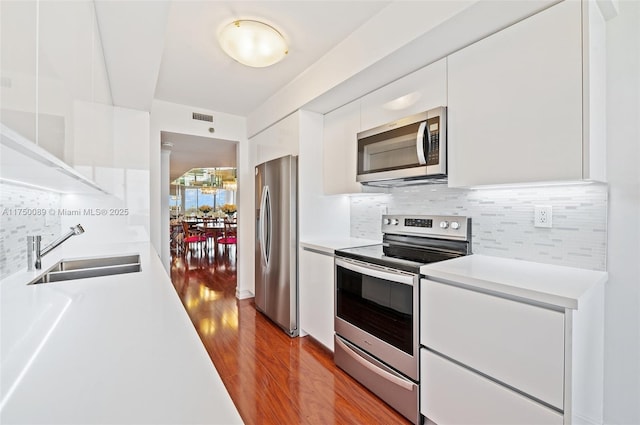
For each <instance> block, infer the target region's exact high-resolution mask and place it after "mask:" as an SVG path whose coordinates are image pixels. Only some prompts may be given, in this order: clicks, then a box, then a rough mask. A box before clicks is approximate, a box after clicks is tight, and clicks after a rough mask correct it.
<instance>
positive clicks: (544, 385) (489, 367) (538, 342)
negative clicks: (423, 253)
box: [420, 279, 565, 409]
mask: <svg viewBox="0 0 640 425" xmlns="http://www.w3.org/2000/svg"><path fill="white" fill-rule="evenodd" d="M420 289H421V292H420V297H421V300H420V301H421V302H420V308H421V312H422V313H421V327H420V343H421V344H422V345H424V346H426V347H428V348H430V349H432V350H434V351H436V352H438V353H441V354H443V355H445V356H447V357H450V358H451V359H453V360H455V361H458V362H460V363H462V364H464V365H466V366H468V367H470V368H472V369H475V370H477V371H479V372H481V373H483V374H486V375H488V376H490V377H492V378H493V379H496V380H498V381H500V382H503V383H505V384H507V385H510V386H512V387H514V388H517V389H518V390H520V391H522V392H524V393H526V394H529V395H530V396H532V397H535V398H537V399H539V400H543V401H544V402H546V403H549V404H551V405H553V406H556V407H557V408H558V409H563V406H564V354H565V353H564V314H563V313H561V312H558V311H554V310H549V309H546V308H542V307H538V306H534V305H530V304H524V303H521V302H517V301H512V300H508V299H504V298H500V297H497V296H493V295H487V294H483V293H480V292H475V291H471V290H467V289H463V288H458V287H456V286H452V285H447V284H442V283H437V282H432V281H430V280H426V279H423V280H422V282H421V286H420Z"/></svg>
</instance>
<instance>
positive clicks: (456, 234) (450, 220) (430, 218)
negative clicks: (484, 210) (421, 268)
mask: <svg viewBox="0 0 640 425" xmlns="http://www.w3.org/2000/svg"><path fill="white" fill-rule="evenodd" d="M382 233H390V234H397V235H420V236H427V237H433V238H442V239H457V240H469V239H470V238H471V218H469V217H465V216H459V215H453V216H448V215H395V214H394V215H383V216H382Z"/></svg>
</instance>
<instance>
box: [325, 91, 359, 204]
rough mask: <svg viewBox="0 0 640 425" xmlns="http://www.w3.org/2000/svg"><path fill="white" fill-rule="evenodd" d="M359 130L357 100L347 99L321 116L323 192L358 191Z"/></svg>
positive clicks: (330, 193) (342, 192) (341, 192)
mask: <svg viewBox="0 0 640 425" xmlns="http://www.w3.org/2000/svg"><path fill="white" fill-rule="evenodd" d="M359 131H360V100H356V101H353V102H351V103H348V104H346V105H344V106H342V107H340V108H338V109H336V110H334V111H331V112H329V113H328V114H326V115H325V116H324V131H323V137H322V138H323V158H322V161H323V179H324V193H325V195H337V194H344V193H359V192H361V191H362V186H361V185H360V183H358V182H356V161H357V155H358V145H357V143H358V142H357V138H356V135H357V133H358V132H359Z"/></svg>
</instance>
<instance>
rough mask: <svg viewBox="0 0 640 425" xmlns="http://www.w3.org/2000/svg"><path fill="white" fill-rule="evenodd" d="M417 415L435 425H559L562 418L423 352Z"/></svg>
mask: <svg viewBox="0 0 640 425" xmlns="http://www.w3.org/2000/svg"><path fill="white" fill-rule="evenodd" d="M420 362H421V377H420V382H421V383H420V413H421V414H423V415H424V416H426V417H427V418H429V419H430V420H431V421H433V422H435V423H437V424H443V425H444V424H447V425H448V424H477V425H480V424H491V425H498V424H505V425H506V424H508V425H512V424H535V425H543V424H557V425H561V424H562V420H563V418H562V415H561V414H560V413H559V412H557V411H555V410H553V409H551V408H549V407H547V406H543V405H542V404H538V403H536V402H535V401H533V400H531V399H529V398H527V397H525V396H523V395H522V394H519V393H517V392H515V391H513V390H511V389H509V388H506V387H504V386H502V385H500V384H497V383H495V382H493V381H491V380H489V379H487V378H485V377H483V376H480V375H478V374H476V373H474V372H472V371H470V370H468V369H465V368H463V367H461V366H459V365H457V364H455V363H453V362H451V361H449V360H446V359H444V358H442V357H440V356H438V355H437V354H434V353H432V352H430V351H428V350H426V349H424V348H423V349H422V350H420Z"/></svg>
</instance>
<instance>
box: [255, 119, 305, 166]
mask: <svg viewBox="0 0 640 425" xmlns="http://www.w3.org/2000/svg"><path fill="white" fill-rule="evenodd" d="M299 140H300V119H299V114H298V112H296V113H293V114H291V115H289V116H288V117H286V118H285V119H283V120H282V121H279V122H277V123H275V124H274V125H273V126H271V127H269V128H267V129H265V130H264V131H262V132H260V133H258V134H256V135H255V136H253V137H252V138H251V139H250V142H251V146H252V149H255V157H256V164H261V163H263V162H266V161H271V160H272V159H276V158H280V157H283V156H286V155H298V153H299V146H298V143H299Z"/></svg>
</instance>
